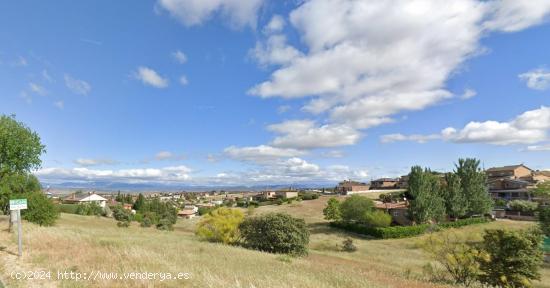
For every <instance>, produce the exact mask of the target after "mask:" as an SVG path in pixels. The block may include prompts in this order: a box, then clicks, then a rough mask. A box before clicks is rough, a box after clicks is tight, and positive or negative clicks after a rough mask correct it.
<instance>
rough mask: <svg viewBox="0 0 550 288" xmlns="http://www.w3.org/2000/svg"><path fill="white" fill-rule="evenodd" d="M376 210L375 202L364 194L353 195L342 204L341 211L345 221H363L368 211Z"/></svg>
mask: <svg viewBox="0 0 550 288" xmlns="http://www.w3.org/2000/svg"><path fill="white" fill-rule="evenodd" d="M372 210H374V202H373V201H372V200H371V199H369V198H367V197H364V196H359V195H351V197H349V198H346V200H344V202H342V204H340V211H341V214H342V219H343V220H344V221H348V222H351V221H355V222H361V221H362V220H363V219H364V217H365V213H366V212H367V211H372Z"/></svg>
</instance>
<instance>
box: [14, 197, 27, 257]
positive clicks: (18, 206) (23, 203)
mask: <svg viewBox="0 0 550 288" xmlns="http://www.w3.org/2000/svg"><path fill="white" fill-rule="evenodd" d="M23 209H27V199H11V200H10V211H17V212H16V213H17V244H18V246H19V256H21V255H23V247H22V245H21V238H22V236H21V232H22V229H21V210H23Z"/></svg>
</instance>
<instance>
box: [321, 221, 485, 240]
mask: <svg viewBox="0 0 550 288" xmlns="http://www.w3.org/2000/svg"><path fill="white" fill-rule="evenodd" d="M486 222H489V220H488V219H487V218H468V219H462V220H458V221H455V222H447V223H441V224H438V225H429V224H420V225H414V226H391V227H368V226H367V225H365V224H361V223H350V222H331V223H330V226H332V227H335V228H340V229H343V230H347V231H350V232H354V233H358V234H364V235H370V236H373V237H375V238H379V239H391V238H406V237H412V236H418V235H422V234H424V233H426V232H428V230H429V229H435V230H437V229H439V228H442V229H446V228H459V227H462V226H466V225H471V224H480V223H486Z"/></svg>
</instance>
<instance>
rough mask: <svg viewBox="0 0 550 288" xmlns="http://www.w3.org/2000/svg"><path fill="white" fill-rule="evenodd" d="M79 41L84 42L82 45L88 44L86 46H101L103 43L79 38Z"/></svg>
mask: <svg viewBox="0 0 550 288" xmlns="http://www.w3.org/2000/svg"><path fill="white" fill-rule="evenodd" d="M80 41H82V42H84V43H88V44H93V45H96V46H101V45H103V43H102V42H101V41H97V40H93V39H88V38H80Z"/></svg>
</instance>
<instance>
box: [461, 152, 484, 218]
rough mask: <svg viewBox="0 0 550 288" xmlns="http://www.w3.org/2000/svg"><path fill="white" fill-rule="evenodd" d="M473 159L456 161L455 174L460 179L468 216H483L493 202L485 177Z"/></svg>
mask: <svg viewBox="0 0 550 288" xmlns="http://www.w3.org/2000/svg"><path fill="white" fill-rule="evenodd" d="M479 163H480V161H479V160H478V159H474V158H466V159H458V164H456V165H455V173H456V174H457V175H458V177H460V185H461V188H462V193H463V195H464V197H465V199H466V202H467V207H468V209H467V211H466V212H467V214H468V215H483V214H486V213H489V212H490V211H491V209H492V208H493V201H492V200H491V196H490V195H489V192H488V191H487V176H486V175H485V172H483V171H482V170H481V168H480V167H479Z"/></svg>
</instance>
